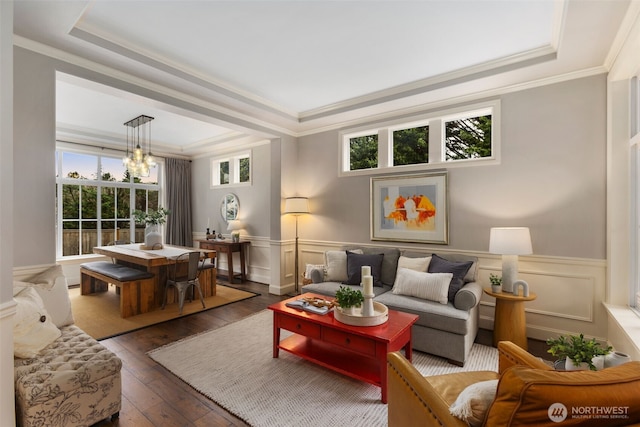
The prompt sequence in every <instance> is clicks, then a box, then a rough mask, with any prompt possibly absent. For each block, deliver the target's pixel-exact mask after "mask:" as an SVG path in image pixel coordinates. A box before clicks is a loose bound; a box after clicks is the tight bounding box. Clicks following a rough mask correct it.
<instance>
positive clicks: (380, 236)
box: [371, 171, 449, 245]
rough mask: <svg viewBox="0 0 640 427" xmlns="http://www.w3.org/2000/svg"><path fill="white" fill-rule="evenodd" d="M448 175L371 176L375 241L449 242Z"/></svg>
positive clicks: (442, 243) (435, 173)
mask: <svg viewBox="0 0 640 427" xmlns="http://www.w3.org/2000/svg"><path fill="white" fill-rule="evenodd" d="M447 181H448V174H447V172H446V171H444V172H434V173H428V174H420V175H403V176H393V177H374V178H371V240H388V241H398V242H414V243H433V244H439V245H446V244H448V243H449V208H448V199H449V197H448V188H447Z"/></svg>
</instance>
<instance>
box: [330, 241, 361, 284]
mask: <svg viewBox="0 0 640 427" xmlns="http://www.w3.org/2000/svg"><path fill="white" fill-rule="evenodd" d="M351 252H353V253H358V254H361V253H362V250H359V249H355V250H353V251H351ZM324 261H325V262H324V264H325V265H326V266H327V270H326V279H327V281H328V282H340V283H342V282H344V281H346V280H347V277H348V276H347V251H326V252H325V253H324Z"/></svg>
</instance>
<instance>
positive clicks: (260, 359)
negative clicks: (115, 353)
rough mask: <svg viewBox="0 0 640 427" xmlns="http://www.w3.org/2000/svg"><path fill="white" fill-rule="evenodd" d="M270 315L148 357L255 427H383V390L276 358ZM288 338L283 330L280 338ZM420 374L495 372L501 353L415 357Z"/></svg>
mask: <svg viewBox="0 0 640 427" xmlns="http://www.w3.org/2000/svg"><path fill="white" fill-rule="evenodd" d="M272 328H273V313H272V312H271V311H270V310H264V311H262V312H260V313H257V314H255V315H253V316H249V317H247V318H245V319H243V320H240V321H238V322H235V323H232V324H230V325H227V326H224V327H222V328H219V329H215V330H212V331H209V332H204V333H201V334H198V335H194V336H192V337H188V338H185V339H183V340H181V341H177V342H175V343H171V344H168V345H166V346H164V347H160V348H158V349H156V350H152V351H150V352H149V353H148V354H149V356H150V357H151V358H152V359H154V360H155V361H157V362H158V363H160V364H161V365H162V366H164V367H165V368H167V369H168V370H170V371H171V372H172V373H173V374H175V375H177V376H178V377H179V378H181V379H182V380H183V381H185V382H187V383H188V384H189V385H191V387H193V388H194V389H196V390H198V391H199V392H200V393H202V394H204V395H205V396H207V397H209V398H210V399H212V400H213V401H214V402H216V403H217V404H219V405H220V406H222V407H224V408H226V409H227V410H228V411H230V412H232V413H233V414H235V415H236V416H237V417H239V418H242V419H243V420H245V421H246V422H247V423H248V424H250V425H252V426H255V427H267V426H274V427H284V426H304V425H341V426H350V427H356V426H367V427H371V426H386V425H387V405H385V404H383V403H382V402H381V401H380V388H379V387H375V386H373V385H371V384H367V383H363V382H360V381H356V380H354V379H351V378H348V377H345V376H343V375H340V374H338V373H334V372H333V371H330V370H328V369H325V368H323V367H320V366H317V365H315V364H313V363H311V362H308V361H306V360H303V359H300V358H298V357H296V356H294V355H292V354H290V353H287V352H285V351H282V350H281V351H280V356H279V358H277V359H274V358H273V357H272V356H273V353H272V337H273V329H272ZM287 335H288V334H287V333H286V331H282V336H281V339H282V338H284V337H286V336H287ZM413 364H414V365H415V366H416V367H417V368H418V370H419V371H420V372H421V373H422V374H423V375H438V374H444V373H450V372H460V371H477V370H492V371H497V370H498V350H497V349H495V348H492V347H487V346H483V345H479V344H475V345H474V346H473V348H472V350H471V355H470V357H469V360H468V361H467V362H466V363H465V366H464V367H463V368H460V367H457V366H454V365H451V364H449V363H448V362H447V361H446V360H445V359H442V358H439V357H435V356H430V355H427V354H424V353H421V352H417V351H414V352H413Z"/></svg>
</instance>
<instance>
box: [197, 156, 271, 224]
mask: <svg viewBox="0 0 640 427" xmlns="http://www.w3.org/2000/svg"><path fill="white" fill-rule="evenodd" d="M270 157H271V153H270V148H269V145H268V144H264V145H260V146H257V147H254V148H253V149H252V162H253V164H252V165H251V167H252V185H251V186H231V187H229V188H211V186H210V176H211V158H209V157H206V158H199V159H195V160H194V161H193V163H192V165H191V167H192V177H193V228H194V232H200V233H204V232H205V229H206V228H207V219H208V218H210V224H211V229H212V231H213V230H214V229H215V230H216V232H217V233H220V232H221V233H223V234H228V233H229V232H228V231H227V230H226V225H225V223H224V221H223V220H222V217H221V215H220V203H221V201H222V198H223V196H224V195H225V194H227V193H233V194H235V195H236V196H237V197H238V199H239V201H240V211H239V213H238V219H239V220H241V221H242V222H243V224H244V226H245V229H244V231H242V232H241V234H242V235H246V234H248V235H251V236H265V237H269V232H270V230H269V224H270V220H271V216H270V212H269V209H268V206H269V205H270V202H269V195H270V192H271V190H270V189H271V180H270V176H271V161H270Z"/></svg>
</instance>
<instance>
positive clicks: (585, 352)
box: [547, 334, 612, 371]
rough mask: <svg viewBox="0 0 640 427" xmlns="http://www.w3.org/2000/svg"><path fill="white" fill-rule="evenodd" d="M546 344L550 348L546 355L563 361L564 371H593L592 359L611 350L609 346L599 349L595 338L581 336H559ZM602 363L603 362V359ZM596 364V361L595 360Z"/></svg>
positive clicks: (594, 368)
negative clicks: (549, 354) (548, 354)
mask: <svg viewBox="0 0 640 427" xmlns="http://www.w3.org/2000/svg"><path fill="white" fill-rule="evenodd" d="M547 344H548V345H549V347H550V348H549V350H547V352H548V353H551V355H552V356H555V357H557V358H559V360H562V359H564V360H565V369H566V370H567V371H575V370H586V369H591V370H592V371H595V370H596V365H595V364H594V358H597V357H598V356H605V355H606V354H608V353H609V352H610V351H611V350H612V347H610V346H607V347H601V346H600V343H598V342H597V341H596V339H595V338H592V339H590V340H587V339H585V337H584V335H583V334H580V335H568V336H564V335H561V336H560V337H558V338H555V339H553V338H549V339H548V340H547ZM602 361H603V362H604V359H602ZM596 362H598V361H597V360H596Z"/></svg>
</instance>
